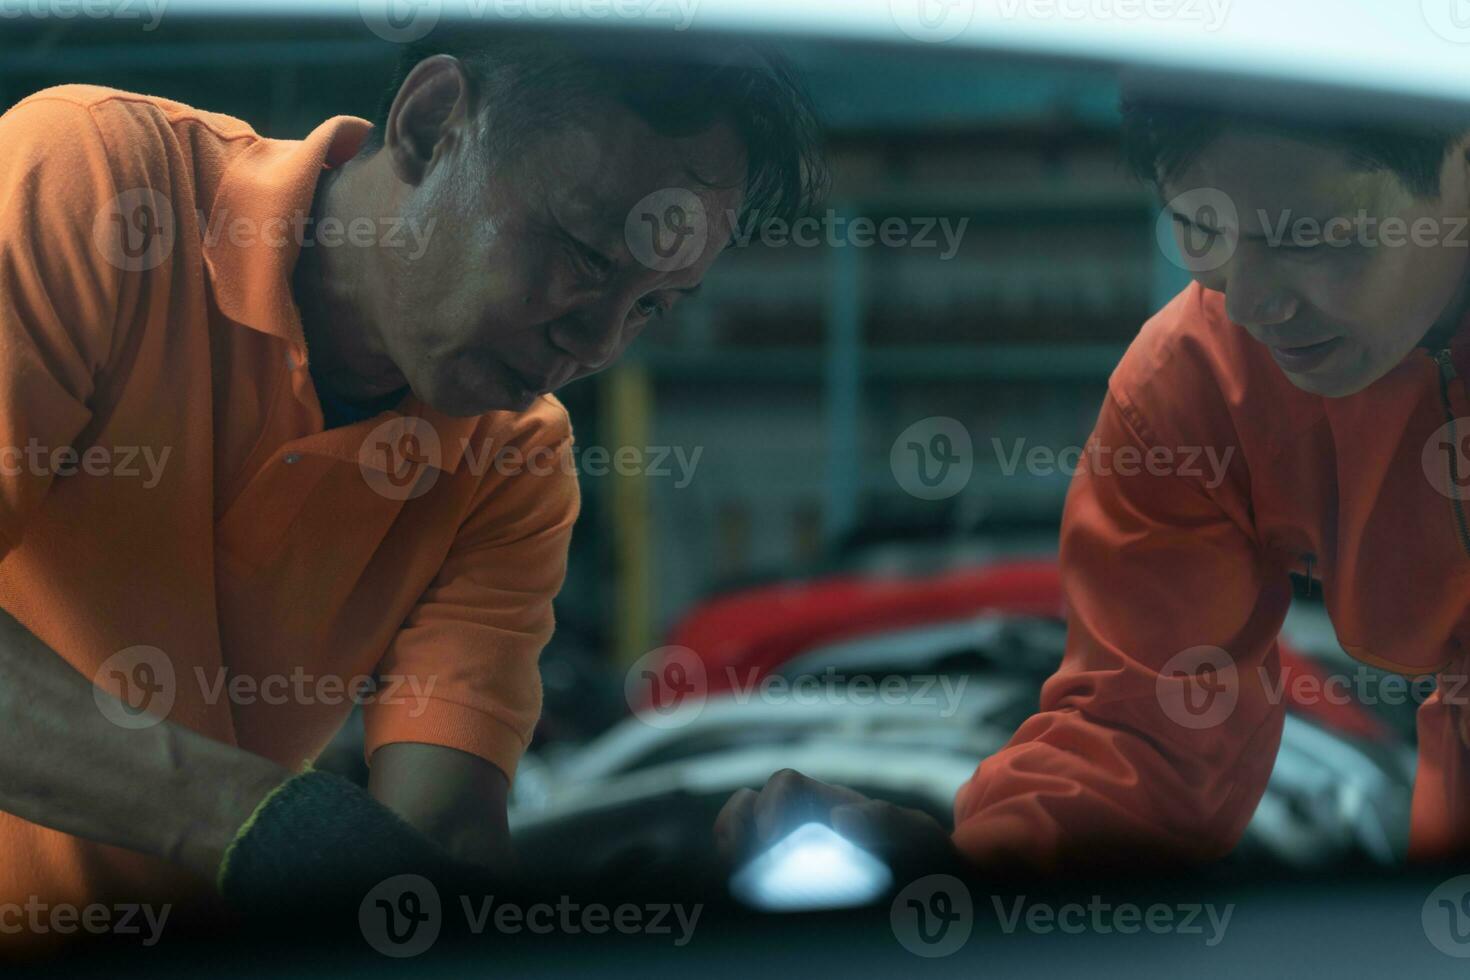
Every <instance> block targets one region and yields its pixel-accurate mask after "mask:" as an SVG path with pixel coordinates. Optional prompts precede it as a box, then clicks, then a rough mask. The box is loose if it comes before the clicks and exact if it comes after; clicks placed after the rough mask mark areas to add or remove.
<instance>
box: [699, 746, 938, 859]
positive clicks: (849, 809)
mask: <svg viewBox="0 0 1470 980" xmlns="http://www.w3.org/2000/svg"><path fill="white" fill-rule="evenodd" d="M811 822H817V823H825V824H827V825H829V826H830V827H831V828H832V829H833V830H835V831H837V832H838V833H839V834H841V835H842V836H843V837H846V838H847V839H848V840H850V841H852V842H853V843H854V844H857V845H858V846H859V847H862V848H863V849H865V850H867V851H871V852H872V853H874V854H877V855H878V856H880V857H882V858H884V859H885V860H887V861H888V863H889V864H890V865H891V866H893V867H905V868H907V867H913V866H927V865H937V864H947V863H952V862H953V861H954V860H955V852H954V845H953V844H952V843H951V841H950V838H949V833H948V831H946V830H945V829H944V828H943V827H942V826H940V824H939V821H937V820H935V819H934V818H933V817H931V816H929V814H927V813H925V812H923V811H922V810H911V809H908V808H906V807H901V806H897V805H896V804H893V803H888V802H885V801H883V800H872V799H869V798H868V797H866V796H863V795H862V794H861V793H858V792H855V791H854V790H850V789H847V788H846V787H843V786H831V785H828V784H827V783H822V782H818V781H817V780H815V779H812V778H810V777H808V776H803V775H802V774H801V773H799V772H797V771H796V770H795V769H782V770H781V771H780V772H778V773H776V774H775V775H773V776H772V777H771V778H770V779H769V780H767V782H766V785H765V786H764V787H763V788H762V789H761V790H760V792H756V791H755V790H751V789H742V790H738V791H737V792H736V793H735V795H734V796H732V797H730V800H729V802H728V803H726V804H725V808H724V809H723V810H721V811H720V815H719V817H718V818H717V819H716V820H715V842H716V844H717V845H718V847H719V849H720V853H721V854H722V855H723V856H724V857H725V858H727V859H728V860H731V861H738V860H742V859H744V858H746V857H749V856H751V855H752V854H753V853H754V852H755V851H757V850H760V849H762V848H764V847H767V846H769V845H771V844H773V843H775V842H776V841H778V840H780V839H781V838H782V837H784V836H786V835H787V834H788V833H790V832H791V831H792V830H795V829H796V828H797V827H799V826H801V825H802V824H805V823H811Z"/></svg>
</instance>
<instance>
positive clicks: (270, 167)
mask: <svg viewBox="0 0 1470 980" xmlns="http://www.w3.org/2000/svg"><path fill="white" fill-rule="evenodd" d="M371 130H372V124H371V123H369V122H368V121H367V120H366V119H359V118H357V117H356V116H335V117H333V118H331V119H328V120H327V121H326V122H324V123H322V124H321V125H320V126H318V127H317V128H316V129H314V130H312V132H311V134H310V135H308V136H307V137H306V139H304V140H274V139H266V138H264V137H262V138H260V139H259V140H258V141H257V142H255V143H253V144H252V145H251V146H249V147H248V148H247V149H245V150H244V151H242V152H241V154H240V156H239V157H237V158H236V159H235V161H234V162H233V163H232V164H231V165H230V167H229V169H228V170H227V171H226V172H225V175H224V178H223V180H222V181H221V182H220V189H219V192H218V193H217V194H216V195H215V199H214V205H213V207H212V208H211V212H210V215H209V216H208V218H207V221H208V224H207V226H206V228H205V231H204V234H205V241H204V264H205V267H206V268H207V269H208V270H209V275H210V279H211V284H212V287H213V290H214V297H215V302H216V304H218V306H219V309H220V312H221V313H223V314H224V315H225V316H227V317H229V318H230V319H231V320H233V321H235V322H236V323H240V324H243V325H244V326H246V327H250V328H251V329H254V330H259V331H261V332H262V333H267V334H270V335H271V336H274V337H279V338H280V339H282V340H284V341H286V342H287V343H288V344H290V345H291V346H292V348H293V353H294V356H295V357H296V358H300V357H302V356H303V355H304V353H305V350H306V342H305V335H304V333H303V331H302V328H301V312H300V310H298V309H297V307H296V298H295V296H294V295H293V293H292V290H291V277H292V272H293V271H294V270H295V268H296V260H297V258H298V256H299V255H300V254H301V229H302V228H304V227H305V222H306V221H307V220H308V219H309V218H310V217H311V205H312V201H313V200H314V199H315V197H316V189H317V183H318V181H319V180H320V179H321V174H322V171H323V170H324V169H330V168H333V167H339V166H341V165H342V164H344V163H346V162H347V161H348V160H351V159H352V158H353V157H354V156H355V155H356V154H357V151H358V150H359V149H360V148H361V146H362V143H363V140H364V139H366V138H367V135H368V133H369V132H370V131H371ZM241 219H243V221H242V220H241ZM235 228H239V229H241V231H242V232H243V233H240V234H237V233H235V231H234V229H235ZM302 374H305V372H302ZM393 414H401V415H414V416H418V417H420V418H423V419H424V420H425V421H427V422H429V424H431V425H432V426H433V427H434V429H435V431H436V432H437V433H438V434H439V435H440V437H441V438H443V439H446V440H453V441H454V443H458V442H459V441H467V440H468V439H470V438H471V437H472V436H473V434H474V433H475V431H476V429H477V428H478V426H479V423H480V418H479V417H474V418H463V419H461V418H454V417H452V416H448V415H444V414H442V413H440V412H437V411H435V410H434V409H432V408H430V407H429V406H427V405H425V404H424V403H423V402H421V401H419V400H418V398H416V397H414V396H413V395H409V396H408V397H407V398H406V399H404V400H403V402H401V403H400V404H399V405H398V406H397V407H396V408H395V409H394V410H393ZM359 424H361V423H359ZM348 428H349V430H351V429H355V428H356V426H349V427H348ZM344 431H345V430H344ZM353 453H354V454H355V450H353ZM459 462H460V457H459V454H458V453H456V452H446V453H444V454H443V457H442V462H441V463H440V465H439V468H440V469H443V470H445V471H447V472H451V473H452V472H454V471H455V470H457V469H458V468H459Z"/></svg>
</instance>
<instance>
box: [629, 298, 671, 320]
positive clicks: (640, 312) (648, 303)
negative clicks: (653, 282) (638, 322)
mask: <svg viewBox="0 0 1470 980" xmlns="http://www.w3.org/2000/svg"><path fill="white" fill-rule="evenodd" d="M633 312H634V313H635V314H636V315H637V316H638V318H639V319H647V318H649V317H655V318H658V319H662V318H663V316H664V314H666V313H668V312H669V307H668V305H667V304H666V303H664V301H663V300H660V299H655V298H653V297H652V296H645V297H643V298H642V299H640V300H639V301H638V302H637V303H636V304H635V305H634V307H633Z"/></svg>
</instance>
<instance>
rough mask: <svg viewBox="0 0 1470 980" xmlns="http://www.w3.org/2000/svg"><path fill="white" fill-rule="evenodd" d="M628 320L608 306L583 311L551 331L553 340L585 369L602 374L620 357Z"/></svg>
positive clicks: (559, 323)
mask: <svg viewBox="0 0 1470 980" xmlns="http://www.w3.org/2000/svg"><path fill="white" fill-rule="evenodd" d="M625 321H626V318H625V317H621V316H618V315H617V313H616V312H615V311H612V310H610V309H608V308H606V307H604V308H601V309H596V310H591V309H588V310H582V311H579V312H578V313H577V314H576V315H574V316H570V317H567V318H565V319H563V320H561V321H559V322H558V323H557V324H556V326H554V327H553V328H552V330H551V341H552V343H554V344H556V346H558V347H560V348H561V349H562V350H564V351H566V352H567V353H568V354H571V355H572V357H574V358H576V359H577V362H578V363H579V364H581V365H582V366H583V367H585V368H588V369H589V370H593V371H598V370H601V369H602V368H604V367H606V366H607V365H608V364H609V363H610V362H611V361H612V359H613V358H614V357H615V356H616V355H617V351H618V342H619V340H620V339H621V337H622V327H623V323H624V322H625Z"/></svg>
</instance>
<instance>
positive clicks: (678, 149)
mask: <svg viewBox="0 0 1470 980" xmlns="http://www.w3.org/2000/svg"><path fill="white" fill-rule="evenodd" d="M524 162H525V163H526V164H527V171H528V173H529V174H532V175H535V176H536V178H537V179H538V180H539V181H540V182H541V183H542V184H543V186H544V189H545V190H546V193H547V195H548V197H550V198H553V199H554V200H555V202H556V204H557V207H558V212H559V214H560V215H561V216H563V217H565V218H566V219H567V220H569V221H575V222H578V223H581V224H583V225H584V226H593V225H595V226H598V227H599V228H600V227H601V226H607V227H606V230H607V231H609V232H619V233H620V232H621V230H622V227H623V223H624V221H625V219H626V217H627V215H628V214H629V213H630V212H631V211H632V210H633V209H634V208H635V207H636V206H637V205H638V203H639V202H640V201H643V200H645V199H646V198H647V197H648V196H649V195H650V194H656V193H659V192H664V191H669V190H671V189H686V190H688V191H690V192H692V193H693V194H695V195H697V196H698V197H699V198H700V199H701V201H702V202H703V204H704V206H705V208H706V210H707V211H708V213H709V221H710V224H711V230H719V231H722V232H723V231H726V230H728V228H729V225H730V221H731V217H732V215H731V214H729V212H733V211H738V209H739V207H740V203H741V199H742V196H743V190H744V186H745V148H744V145H743V143H742V142H741V140H740V138H739V136H738V135H737V134H736V132H735V130H734V128H733V127H732V126H729V125H727V124H717V125H715V126H714V127H712V128H711V129H709V130H708V131H706V132H703V133H699V134H697V135H695V136H691V137H669V136H664V135H661V134H659V133H656V132H654V130H653V129H652V128H651V127H650V126H649V125H648V124H647V123H646V122H644V121H643V120H642V119H640V118H639V117H638V116H637V115H636V114H634V113H633V112H631V111H630V110H628V109H626V108H623V107H621V106H617V105H615V104H613V103H611V102H610V101H609V102H608V104H607V105H606V106H602V107H599V111H597V112H595V113H588V114H585V115H582V116H579V117H578V118H576V119H572V120H568V121H567V122H566V123H565V124H564V125H562V126H559V127H558V128H556V129H555V130H553V131H551V132H548V133H545V134H543V135H542V136H541V137H540V138H539V139H538V140H537V141H536V143H535V145H534V146H532V147H529V148H528V153H527V155H526V158H525V161H524ZM589 230H596V229H589Z"/></svg>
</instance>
